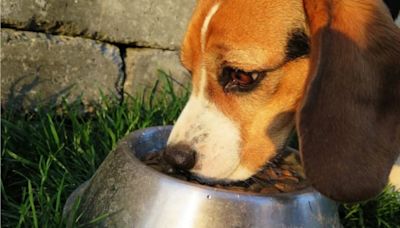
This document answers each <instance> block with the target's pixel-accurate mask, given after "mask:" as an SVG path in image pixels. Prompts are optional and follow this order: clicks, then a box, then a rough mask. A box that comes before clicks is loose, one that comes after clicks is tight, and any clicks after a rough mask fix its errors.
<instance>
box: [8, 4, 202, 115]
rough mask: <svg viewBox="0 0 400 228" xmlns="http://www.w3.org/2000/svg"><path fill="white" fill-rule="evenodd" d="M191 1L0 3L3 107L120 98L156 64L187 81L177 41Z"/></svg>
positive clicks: (144, 83) (152, 74) (137, 87)
mask: <svg viewBox="0 0 400 228" xmlns="http://www.w3.org/2000/svg"><path fill="white" fill-rule="evenodd" d="M195 2H196V1H195V0H185V1H184V0H180V1H177V0H91V1H88V0H6V1H1V11H2V12H1V25H2V29H1V52H2V53H1V97H2V98H1V100H2V106H3V107H5V106H6V105H7V107H10V105H11V106H13V107H16V108H21V107H22V108H26V109H31V108H34V107H35V106H36V105H38V104H49V103H50V104H55V103H57V102H59V101H60V98H62V97H68V99H69V100H74V99H76V98H78V97H82V98H83V100H84V101H88V102H90V101H96V100H98V99H99V98H100V91H101V92H102V93H104V94H105V95H114V94H115V95H119V97H120V98H121V99H122V97H123V96H121V95H122V94H124V93H128V94H131V95H136V94H138V93H141V92H142V91H143V89H144V88H147V87H149V86H153V85H154V84H155V82H156V80H157V79H158V74H157V71H158V70H159V69H161V70H163V71H165V72H166V73H170V74H171V76H173V77H174V80H173V81H175V82H176V84H177V85H179V84H188V82H189V80H190V76H189V74H188V72H186V70H185V69H184V68H183V67H182V66H181V64H180V61H179V47H180V44H181V41H182V38H183V35H184V32H185V29H186V26H187V22H188V20H189V18H190V15H191V13H192V11H193V8H194V5H195ZM178 87H179V86H178Z"/></svg>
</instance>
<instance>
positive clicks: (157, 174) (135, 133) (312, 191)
mask: <svg viewBox="0 0 400 228" xmlns="http://www.w3.org/2000/svg"><path fill="white" fill-rule="evenodd" d="M168 128H170V129H172V125H166V126H153V127H148V128H143V129H138V130H136V131H133V132H131V133H130V134H129V135H127V136H126V137H125V138H124V139H123V140H122V141H121V143H120V145H119V146H118V147H119V148H121V147H125V146H127V144H128V143H129V141H130V140H132V139H135V138H139V137H141V135H142V134H143V133H146V132H149V131H160V130H167V129H168ZM124 149H126V148H124ZM130 150H132V149H131V148H130ZM133 150H134V149H133ZM128 154H129V155H130V157H131V158H132V159H133V160H134V164H135V165H137V164H139V165H140V166H141V168H142V169H145V171H146V172H147V171H149V172H150V173H151V174H152V175H153V176H154V177H157V178H160V179H167V180H168V181H171V182H175V183H178V184H180V185H182V186H185V187H194V188H199V189H202V190H204V191H211V192H213V193H215V192H221V193H226V194H230V195H232V196H235V197H237V196H238V195H240V196H246V197H249V196H251V197H261V198H277V197H283V198H292V197H300V196H303V195H310V194H319V193H318V192H317V191H316V190H315V189H313V188H312V187H311V186H308V187H306V188H304V189H300V190H297V191H294V192H287V193H273V194H262V193H257V192H244V191H243V192H242V191H234V190H227V189H222V188H217V187H212V186H209V185H203V184H197V183H192V182H189V181H184V180H180V179H178V178H175V177H172V176H169V175H167V174H165V173H162V172H159V171H157V170H155V169H153V168H151V167H149V166H147V165H146V164H144V163H143V162H142V161H141V160H140V159H139V158H137V157H136V156H135V155H134V154H133V153H128Z"/></svg>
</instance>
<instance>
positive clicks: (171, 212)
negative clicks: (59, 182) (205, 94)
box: [64, 126, 340, 228]
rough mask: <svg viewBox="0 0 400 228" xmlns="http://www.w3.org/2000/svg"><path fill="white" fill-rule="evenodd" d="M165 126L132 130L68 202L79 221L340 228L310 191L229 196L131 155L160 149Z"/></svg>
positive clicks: (333, 212) (333, 210) (330, 208)
mask: <svg viewBox="0 0 400 228" xmlns="http://www.w3.org/2000/svg"><path fill="white" fill-rule="evenodd" d="M171 128H172V127H171V126H168V127H152V128H147V129H143V130H138V131H135V132H133V133H132V134H130V135H129V136H127V137H126V138H125V139H123V140H122V141H121V142H120V143H119V145H118V148H117V149H116V150H115V151H113V152H112V153H110V155H109V156H108V157H107V158H106V159H105V161H104V162H103V164H102V165H101V166H100V167H99V169H98V170H97V171H96V173H95V175H94V176H93V177H92V179H91V180H90V181H89V182H87V183H85V184H83V185H82V186H81V187H80V188H78V189H77V190H76V191H75V193H73V194H72V195H71V196H70V198H69V199H68V201H67V203H66V206H65V207H64V212H65V215H66V216H68V214H69V215H70V214H71V213H70V211H71V205H72V204H73V202H74V201H75V200H76V199H77V197H80V198H81V206H80V212H81V213H83V217H82V218H81V221H82V222H88V221H91V220H93V219H95V218H98V217H102V216H103V217H104V219H103V220H101V221H100V223H99V224H97V225H98V226H101V227H150V228H155V227H185V228H186V227H204V228H214V227H216V228H218V227H223V228H226V227H313V228H314V227H340V222H339V217H338V211H337V204H336V203H335V202H333V201H331V200H329V199H327V198H325V197H323V196H322V195H320V194H319V193H318V192H316V191H314V190H313V189H311V188H309V189H306V190H302V191H299V192H293V193H285V194H275V195H271V196H267V195H261V194H252V193H241V192H232V191H227V190H222V189H217V188H213V187H208V186H202V185H197V184H193V183H188V182H185V181H181V180H178V179H175V178H172V177H169V176H167V175H165V174H162V173H159V172H157V171H155V170H154V169H152V168H150V167H147V166H146V165H144V164H143V163H142V162H141V161H140V160H139V159H138V158H137V157H143V156H145V155H146V154H147V153H151V152H155V151H158V150H161V149H162V148H164V147H165V144H166V141H167V138H168V135H169V133H170V131H171Z"/></svg>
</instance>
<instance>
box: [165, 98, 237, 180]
mask: <svg viewBox="0 0 400 228" xmlns="http://www.w3.org/2000/svg"><path fill="white" fill-rule="evenodd" d="M240 141H241V139H240V131H239V128H238V127H237V126H236V124H235V123H234V122H233V121H231V120H230V119H229V118H227V117H226V116H225V115H224V114H223V113H222V112H221V111H219V110H218V108H217V107H216V106H215V105H214V104H212V103H210V102H209V101H207V100H206V99H204V97H196V96H193V95H192V96H191V98H190V100H189V102H188V103H187V105H186V107H185V108H184V110H183V112H182V113H181V115H180V117H179V119H178V121H177V122H176V124H175V126H174V128H173V130H172V132H171V135H170V137H169V139H168V145H174V144H186V145H189V146H191V147H192V148H193V149H194V150H195V151H196V152H197V161H196V164H195V167H194V168H193V169H192V170H191V171H192V172H194V173H196V174H197V175H199V176H203V177H207V178H218V179H225V178H228V177H229V179H230V176H231V175H232V174H233V173H234V172H235V171H236V170H237V168H238V167H239V163H240V148H239V147H240ZM237 176H240V175H237Z"/></svg>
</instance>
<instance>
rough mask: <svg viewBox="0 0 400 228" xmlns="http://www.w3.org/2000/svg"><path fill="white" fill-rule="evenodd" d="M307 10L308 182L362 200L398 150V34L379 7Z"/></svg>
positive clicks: (328, 5)
mask: <svg viewBox="0 0 400 228" xmlns="http://www.w3.org/2000/svg"><path fill="white" fill-rule="evenodd" d="M305 3H306V4H305V6H306V12H307V15H308V19H309V22H310V30H311V34H312V36H311V44H312V47H311V51H312V52H311V68H310V73H309V81H310V82H309V83H308V90H307V93H306V97H305V99H304V100H303V104H302V106H301V107H300V111H299V112H298V121H297V129H298V133H299V136H300V137H299V138H300V149H301V152H302V158H303V165H304V168H305V171H306V175H307V178H308V179H309V180H310V182H311V183H312V185H313V186H314V187H315V188H316V189H317V190H319V191H320V192H322V193H323V194H325V195H327V196H329V197H331V198H333V199H335V200H338V201H346V202H350V201H360V200H365V199H368V198H371V197H373V196H375V195H377V194H378V193H379V192H380V191H381V190H382V188H383V187H384V186H385V185H386V183H387V177H388V175H389V172H390V169H391V167H392V166H393V163H394V161H395V159H396V158H397V156H398V154H399V151H400V32H399V30H398V28H396V27H395V25H394V24H393V22H392V21H391V18H390V17H389V15H388V14H387V12H386V8H384V7H385V6H384V5H383V4H382V3H381V2H379V1H372V0H370V1H313V0H309V1H307V0H306V1H305ZM321 5H323V6H321ZM321 8H323V9H324V10H322V11H317V12H315V10H316V9H321ZM321 18H322V19H321ZM349 18H351V22H350V23H349Z"/></svg>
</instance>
